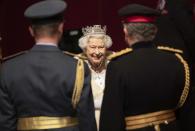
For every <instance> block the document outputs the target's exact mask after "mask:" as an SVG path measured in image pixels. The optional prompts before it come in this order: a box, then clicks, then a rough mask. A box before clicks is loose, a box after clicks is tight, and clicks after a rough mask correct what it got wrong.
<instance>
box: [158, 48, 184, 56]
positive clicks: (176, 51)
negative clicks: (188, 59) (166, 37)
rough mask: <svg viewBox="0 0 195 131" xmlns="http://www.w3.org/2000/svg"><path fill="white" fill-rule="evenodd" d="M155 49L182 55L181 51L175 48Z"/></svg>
mask: <svg viewBox="0 0 195 131" xmlns="http://www.w3.org/2000/svg"><path fill="white" fill-rule="evenodd" d="M157 49H159V50H163V51H167V52H171V53H179V54H183V51H182V50H180V49H177V48H172V47H169V46H157Z"/></svg>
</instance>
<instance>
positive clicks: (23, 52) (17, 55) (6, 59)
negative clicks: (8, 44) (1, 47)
mask: <svg viewBox="0 0 195 131" xmlns="http://www.w3.org/2000/svg"><path fill="white" fill-rule="evenodd" d="M27 52H28V51H27V50H25V51H20V52H18V53H15V54H12V55H9V56H6V57H4V58H2V61H3V62H6V61H9V60H12V59H15V58H18V57H19V56H22V55H24V54H26V53H27Z"/></svg>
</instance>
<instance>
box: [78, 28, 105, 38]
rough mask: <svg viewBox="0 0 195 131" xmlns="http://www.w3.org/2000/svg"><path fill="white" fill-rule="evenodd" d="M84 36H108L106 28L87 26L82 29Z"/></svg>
mask: <svg viewBox="0 0 195 131" xmlns="http://www.w3.org/2000/svg"><path fill="white" fill-rule="evenodd" d="M82 32H83V35H84V36H86V35H93V34H103V35H105V34H106V26H103V27H101V25H94V26H87V27H85V28H82Z"/></svg>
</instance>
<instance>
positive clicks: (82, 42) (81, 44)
mask: <svg viewBox="0 0 195 131" xmlns="http://www.w3.org/2000/svg"><path fill="white" fill-rule="evenodd" d="M90 38H97V39H102V40H103V42H104V44H105V46H106V48H109V47H111V46H112V39H111V37H110V36H108V35H104V34H93V35H86V36H83V37H81V38H80V39H79V47H80V48H81V49H82V50H84V49H85V48H86V46H87V44H88V41H89V39H90Z"/></svg>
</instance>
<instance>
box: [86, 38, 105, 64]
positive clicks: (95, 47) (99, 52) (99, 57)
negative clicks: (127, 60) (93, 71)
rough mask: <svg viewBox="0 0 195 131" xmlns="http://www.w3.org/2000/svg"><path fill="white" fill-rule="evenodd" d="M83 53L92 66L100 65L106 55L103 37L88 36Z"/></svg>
mask: <svg viewBox="0 0 195 131" xmlns="http://www.w3.org/2000/svg"><path fill="white" fill-rule="evenodd" d="M85 53H86V55H87V57H88V60H89V62H90V64H91V65H92V66H93V67H98V66H99V65H101V64H102V63H103V62H104V60H105V57H106V47H105V43H104V41H103V39H101V38H89V40H88V44H87V46H86V50H85Z"/></svg>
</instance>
